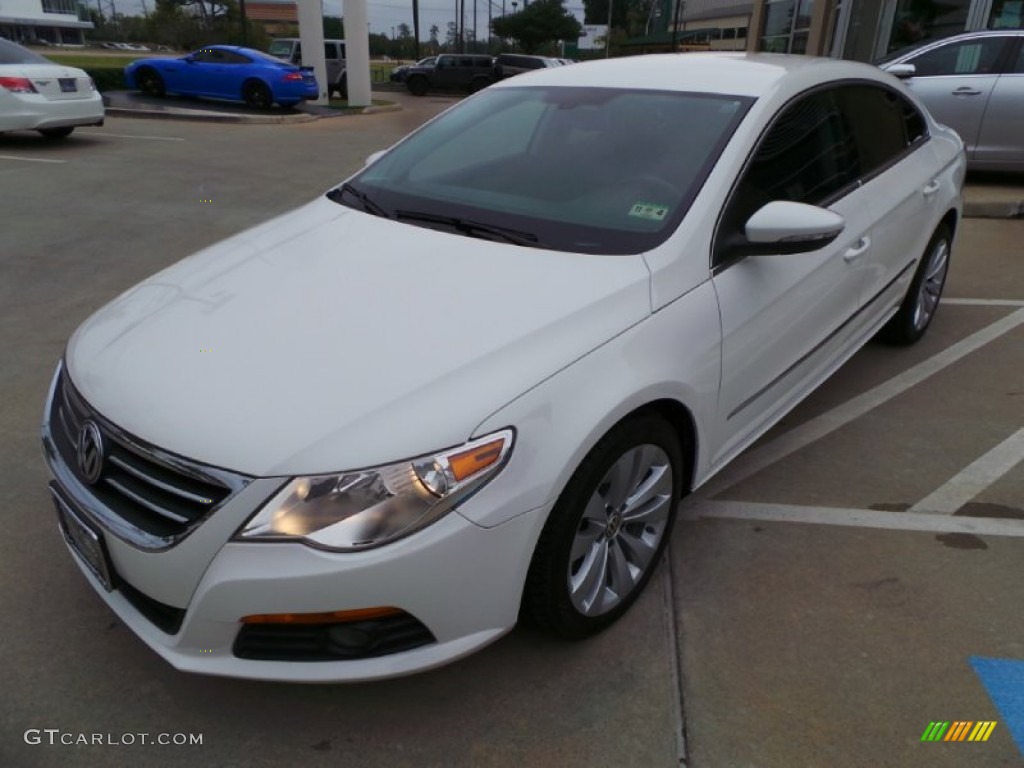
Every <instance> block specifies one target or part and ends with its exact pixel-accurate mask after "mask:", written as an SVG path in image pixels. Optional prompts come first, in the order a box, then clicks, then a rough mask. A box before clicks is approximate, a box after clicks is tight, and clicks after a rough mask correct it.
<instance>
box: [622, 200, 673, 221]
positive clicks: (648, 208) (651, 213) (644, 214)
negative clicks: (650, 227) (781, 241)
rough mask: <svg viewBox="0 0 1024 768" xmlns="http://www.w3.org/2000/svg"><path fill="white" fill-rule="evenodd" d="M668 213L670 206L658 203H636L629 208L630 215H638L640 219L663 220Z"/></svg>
mask: <svg viewBox="0 0 1024 768" xmlns="http://www.w3.org/2000/svg"><path fill="white" fill-rule="evenodd" d="M667 213H668V206H667V205H658V204H657V203H636V204H635V205H634V206H633V207H632V208H630V209H629V215H630V216H636V217H637V218H638V219H650V220H651V221H661V220H662V219H664V218H665V214H667Z"/></svg>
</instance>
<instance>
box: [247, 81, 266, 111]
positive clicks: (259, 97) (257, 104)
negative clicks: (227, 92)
mask: <svg viewBox="0 0 1024 768" xmlns="http://www.w3.org/2000/svg"><path fill="white" fill-rule="evenodd" d="M242 100H243V101H244V102H245V103H246V106H248V107H251V108H252V109H270V108H271V107H272V106H273V105H274V96H273V94H271V93H270V89H269V88H267V86H266V84H265V83H263V82H261V81H259V80H246V81H245V83H244V84H243V85H242Z"/></svg>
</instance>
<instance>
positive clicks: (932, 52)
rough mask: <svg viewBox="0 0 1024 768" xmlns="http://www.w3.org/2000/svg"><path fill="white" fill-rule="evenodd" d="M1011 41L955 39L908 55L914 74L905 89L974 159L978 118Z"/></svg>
mask: <svg viewBox="0 0 1024 768" xmlns="http://www.w3.org/2000/svg"><path fill="white" fill-rule="evenodd" d="M1012 42H1014V38H1013V37H1012V36H1010V35H998V36H986V37H975V38H967V39H961V40H954V41H952V42H949V43H945V44H943V45H939V46H936V47H934V48H930V49H928V50H926V51H924V52H923V53H920V54H918V55H916V56H912V57H911V58H909V59H907V60H906V61H905V62H904V63H907V64H913V65H914V67H915V68H916V70H917V71H916V73H915V74H914V76H913V77H911V78H908V79H907V81H906V85H907V87H908V88H910V90H912V91H913V92H914V94H915V95H916V96H917V97H918V98H919V99H921V101H923V102H924V104H925V106H926V107H928V111H929V112H931V113H932V116H933V117H934V118H935V119H936V120H938V121H939V122H940V123H942V124H943V125H948V126H949V127H950V128H952V129H953V130H954V131H956V132H957V133H959V134H960V138H961V139H963V141H964V144H966V145H967V152H968V157H970V158H971V159H974V152H975V149H976V148H977V146H978V142H979V138H980V134H981V122H982V117H983V116H984V115H985V108H986V107H987V106H988V103H989V97H990V96H991V95H992V90H993V88H994V87H995V84H996V81H997V80H998V79H999V72H1000V70H1001V69H1002V67H1003V65H1004V63H1005V61H1006V58H1007V56H1008V54H1009V48H1010V44H1011V43H1012Z"/></svg>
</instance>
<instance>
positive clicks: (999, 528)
mask: <svg viewBox="0 0 1024 768" xmlns="http://www.w3.org/2000/svg"><path fill="white" fill-rule="evenodd" d="M680 512H681V513H682V514H683V517H684V518H685V519H687V520H697V519H700V518H718V519H724V520H760V521H763V522H767V523H813V524H816V525H842V526H847V527H851V528H881V529H885V530H890V531H928V532H930V533H972V534H975V535H978V536H1017V537H1024V520H1004V519H997V518H991V517H952V516H950V515H929V514H925V513H922V512H879V511H876V510H874V509H844V508H840V507H800V506H792V505H789V504H761V503H757V502H747V501H697V502H695V503H693V504H692V505H690V506H689V507H684V508H683V509H681V510H680Z"/></svg>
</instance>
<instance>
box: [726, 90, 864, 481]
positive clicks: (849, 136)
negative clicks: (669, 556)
mask: <svg viewBox="0 0 1024 768" xmlns="http://www.w3.org/2000/svg"><path fill="white" fill-rule="evenodd" d="M859 181H860V157H859V152H858V147H857V145H856V142H855V140H854V137H853V132H852V130H851V128H850V126H849V124H848V122H847V120H846V117H845V115H844V113H843V110H842V108H841V101H840V97H839V94H838V93H837V89H836V88H829V89H820V90H816V91H814V92H812V93H810V94H806V95H804V96H802V97H800V98H798V99H796V100H795V101H793V102H791V103H790V104H789V105H788V106H787V107H786V108H785V109H784V110H782V112H781V113H780V115H779V116H778V117H777V118H776V119H775V120H774V122H773V124H772V125H771V127H770V128H769V129H768V131H767V132H766V133H765V134H764V136H763V137H762V138H761V141H760V143H759V145H758V147H757V149H756V150H755V151H754V153H753V155H752V156H751V159H750V161H749V162H748V164H747V167H746V168H745V169H744V171H743V173H742V175H741V177H740V179H739V180H738V182H737V184H736V186H735V188H734V189H733V192H732V195H731V198H730V200H729V202H728V204H727V206H726V208H725V211H724V212H723V215H722V219H721V221H720V223H719V226H718V230H717V232H716V235H715V247H714V256H713V277H712V282H713V284H714V286H715V291H716V292H717V294H718V302H719V307H720V313H721V323H722V387H721V392H720V397H719V411H718V420H717V425H716V440H715V442H716V449H715V456H714V457H713V459H712V461H713V462H715V463H720V462H721V461H724V460H727V459H728V458H730V457H731V455H732V454H733V453H734V452H735V450H736V448H737V446H739V445H741V444H743V443H745V442H746V440H747V439H748V438H749V437H750V436H751V435H752V434H754V433H756V432H758V431H760V430H761V429H763V428H764V427H765V425H766V424H767V423H769V422H771V421H772V420H774V419H775V418H777V416H778V415H779V414H780V413H782V412H784V411H785V410H787V409H788V408H790V407H792V405H793V404H795V403H796V402H797V401H798V400H799V399H800V397H802V396H803V395H804V394H806V392H807V391H808V389H809V388H810V387H811V386H813V385H814V384H815V383H816V382H818V381H820V380H821V378H822V377H823V376H824V375H826V374H827V373H828V372H830V370H831V368H830V366H831V365H833V363H834V361H835V360H836V358H837V355H838V353H839V352H842V351H843V350H844V349H848V348H849V344H850V341H849V340H850V339H851V338H853V337H856V336H857V328H856V320H857V311H858V308H859V306H860V298H861V291H862V286H863V273H864V269H865V264H866V257H867V256H868V255H869V252H870V249H871V248H872V232H871V212H870V206H869V201H868V193H866V192H865V191H864V190H862V189H861V188H860V186H859ZM773 200H788V201H794V202H800V203H807V204H810V205H817V206H821V207H824V208H828V209H829V210H832V211H834V212H836V213H838V214H840V215H841V216H843V217H844V219H845V220H846V227H845V229H844V230H843V232H842V233H841V234H840V235H839V237H838V238H837V239H836V240H834V241H833V242H832V243H830V244H828V245H827V246H825V247H823V248H820V249H818V250H816V251H813V252H810V253H800V254H789V255H783V254H779V255H763V256H762V255H758V256H744V255H743V254H742V250H740V251H739V252H738V253H737V252H734V251H732V250H731V249H730V248H729V247H728V246H727V244H728V242H729V241H730V240H732V239H734V238H736V237H737V236H739V237H742V233H743V227H744V224H745V223H746V221H747V219H748V218H749V217H750V216H751V215H752V214H753V213H754V212H756V211H757V210H758V209H760V208H761V207H762V206H763V205H765V204H767V203H769V202H771V201H773ZM837 350H838V351H839V352H837Z"/></svg>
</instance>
